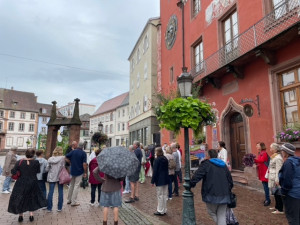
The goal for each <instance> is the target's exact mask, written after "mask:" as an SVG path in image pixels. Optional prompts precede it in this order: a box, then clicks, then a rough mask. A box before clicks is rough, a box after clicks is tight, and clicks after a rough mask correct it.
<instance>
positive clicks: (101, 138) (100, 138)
mask: <svg viewBox="0 0 300 225" xmlns="http://www.w3.org/2000/svg"><path fill="white" fill-rule="evenodd" d="M92 141H93V142H94V143H98V144H99V148H100V147H101V145H104V144H106V143H107V141H108V137H107V135H106V134H104V133H102V132H96V133H94V134H93V137H92Z"/></svg>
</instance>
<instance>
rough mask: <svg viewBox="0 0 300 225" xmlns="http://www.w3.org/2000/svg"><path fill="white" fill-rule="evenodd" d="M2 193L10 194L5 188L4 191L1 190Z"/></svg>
mask: <svg viewBox="0 0 300 225" xmlns="http://www.w3.org/2000/svg"><path fill="white" fill-rule="evenodd" d="M1 193H2V194H10V191H8V190H6V191H2V192H1Z"/></svg>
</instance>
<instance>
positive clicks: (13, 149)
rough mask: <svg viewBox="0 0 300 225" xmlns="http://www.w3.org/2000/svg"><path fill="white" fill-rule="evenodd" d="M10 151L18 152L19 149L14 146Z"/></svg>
mask: <svg viewBox="0 0 300 225" xmlns="http://www.w3.org/2000/svg"><path fill="white" fill-rule="evenodd" d="M10 150H12V151H17V150H18V147H17V146H12V147H11V149H10Z"/></svg>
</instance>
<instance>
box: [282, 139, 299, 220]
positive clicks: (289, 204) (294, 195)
mask: <svg viewBox="0 0 300 225" xmlns="http://www.w3.org/2000/svg"><path fill="white" fill-rule="evenodd" d="M281 150H282V152H281V154H282V158H283V160H284V163H283V166H282V168H281V170H280V171H279V184H280V186H281V194H282V195H283V202H284V206H285V215H286V218H287V220H288V222H289V225H299V224H300V157H297V156H294V155H295V150H296V148H295V146H294V145H292V144H290V143H285V144H283V145H282V146H281Z"/></svg>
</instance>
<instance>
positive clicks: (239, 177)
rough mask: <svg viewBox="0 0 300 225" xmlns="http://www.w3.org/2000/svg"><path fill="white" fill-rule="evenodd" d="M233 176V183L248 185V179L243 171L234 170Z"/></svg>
mask: <svg viewBox="0 0 300 225" xmlns="http://www.w3.org/2000/svg"><path fill="white" fill-rule="evenodd" d="M231 176H232V180H233V182H237V183H239V184H243V185H248V179H247V178H246V177H245V174H244V171H241V170H232V171H231Z"/></svg>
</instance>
